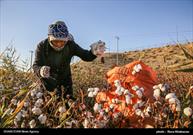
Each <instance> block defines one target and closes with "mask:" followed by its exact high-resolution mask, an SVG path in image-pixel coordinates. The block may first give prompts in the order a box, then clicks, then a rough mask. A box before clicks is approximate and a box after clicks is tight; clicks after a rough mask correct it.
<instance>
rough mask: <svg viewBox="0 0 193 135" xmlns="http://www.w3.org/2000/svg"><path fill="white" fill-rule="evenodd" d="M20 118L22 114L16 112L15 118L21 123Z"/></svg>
mask: <svg viewBox="0 0 193 135" xmlns="http://www.w3.org/2000/svg"><path fill="white" fill-rule="evenodd" d="M21 117H22V113H21V112H18V113H17V115H16V117H15V118H16V120H17V121H21Z"/></svg>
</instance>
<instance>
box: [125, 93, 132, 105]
mask: <svg viewBox="0 0 193 135" xmlns="http://www.w3.org/2000/svg"><path fill="white" fill-rule="evenodd" d="M125 101H126V103H127V104H132V100H131V97H130V96H129V95H125Z"/></svg>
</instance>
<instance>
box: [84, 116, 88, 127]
mask: <svg viewBox="0 0 193 135" xmlns="http://www.w3.org/2000/svg"><path fill="white" fill-rule="evenodd" d="M88 125H89V120H88V119H87V118H86V119H85V120H84V122H83V126H84V128H89V127H88Z"/></svg>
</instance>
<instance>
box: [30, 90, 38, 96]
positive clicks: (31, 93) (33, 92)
mask: <svg viewBox="0 0 193 135" xmlns="http://www.w3.org/2000/svg"><path fill="white" fill-rule="evenodd" d="M36 93H37V91H36V90H35V89H33V90H32V91H31V92H30V95H31V96H32V97H34V96H35V95H36Z"/></svg>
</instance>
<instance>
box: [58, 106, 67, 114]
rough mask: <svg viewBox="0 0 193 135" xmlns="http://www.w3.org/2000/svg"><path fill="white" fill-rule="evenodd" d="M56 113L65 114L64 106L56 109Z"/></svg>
mask: <svg viewBox="0 0 193 135" xmlns="http://www.w3.org/2000/svg"><path fill="white" fill-rule="evenodd" d="M58 111H59V112H60V113H64V112H66V107H65V106H60V107H59V109H58Z"/></svg>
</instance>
